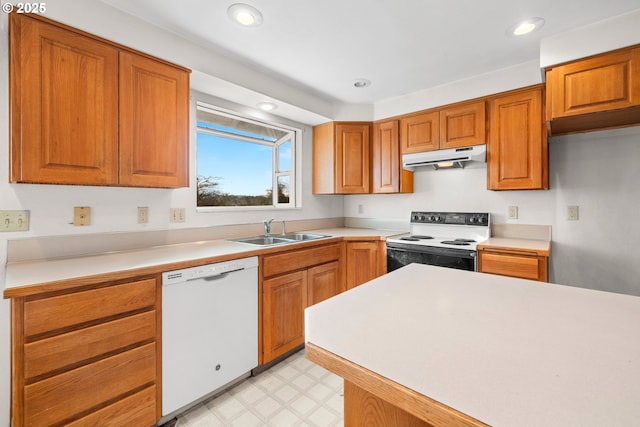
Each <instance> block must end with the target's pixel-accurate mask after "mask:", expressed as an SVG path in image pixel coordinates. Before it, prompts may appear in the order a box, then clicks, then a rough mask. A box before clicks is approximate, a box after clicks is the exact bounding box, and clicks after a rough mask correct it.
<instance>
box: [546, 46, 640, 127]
mask: <svg viewBox="0 0 640 427" xmlns="http://www.w3.org/2000/svg"><path fill="white" fill-rule="evenodd" d="M547 88H548V96H549V103H550V107H551V108H550V115H551V117H550V119H555V118H558V117H566V116H573V115H578V114H585V113H593V112H600V111H607V110H612V109H618V108H625V107H630V106H635V105H640V48H635V49H625V50H621V51H616V52H611V53H607V54H603V55H598V56H594V57H591V58H587V59H583V60H579V61H575V62H572V63H570V64H566V65H560V66H558V67H553V68H552V69H551V70H550V71H549V72H548V73H547Z"/></svg>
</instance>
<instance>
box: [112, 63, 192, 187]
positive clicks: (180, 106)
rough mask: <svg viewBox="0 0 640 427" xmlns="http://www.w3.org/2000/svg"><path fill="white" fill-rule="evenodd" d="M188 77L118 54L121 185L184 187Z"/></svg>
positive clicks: (176, 71) (187, 133)
mask: <svg viewBox="0 0 640 427" xmlns="http://www.w3.org/2000/svg"><path fill="white" fill-rule="evenodd" d="M188 126H189V75H188V73H187V72H186V71H185V70H182V69H179V68H176V67H174V66H171V65H168V64H165V63H162V62H159V61H156V60H152V59H150V58H146V57H144V56H141V55H136V54H133V53H130V52H120V184H121V185H127V186H138V187H186V186H188V185H189V182H188V171H189V165H188V146H189V129H188Z"/></svg>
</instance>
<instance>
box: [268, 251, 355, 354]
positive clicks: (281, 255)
mask: <svg viewBox="0 0 640 427" xmlns="http://www.w3.org/2000/svg"><path fill="white" fill-rule="evenodd" d="M341 253H342V244H341V243H333V244H329V245H322V246H315V247H312V248H306V249H299V250H292V251H286V252H278V253H276V254H273V255H266V256H264V257H263V258H262V277H263V279H262V293H261V298H262V315H261V323H262V351H261V355H260V356H261V358H260V359H261V360H260V361H261V363H267V362H269V361H271V360H273V359H275V358H277V357H278V356H281V355H283V354H285V353H286V352H288V351H290V350H292V349H294V348H296V347H298V346H299V345H301V344H303V343H304V309H305V308H307V307H308V306H309V305H312V304H315V303H318V302H320V301H322V300H324V299H327V298H330V297H332V296H334V295H337V294H339V293H340V292H342V291H343V290H344V281H343V278H342V268H341V262H340V258H341Z"/></svg>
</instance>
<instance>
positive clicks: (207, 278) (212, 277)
mask: <svg viewBox="0 0 640 427" xmlns="http://www.w3.org/2000/svg"><path fill="white" fill-rule="evenodd" d="M242 270H244V268H238V269H237V270H231V271H225V272H224V273H218V274H212V275H210V276H204V277H194V278H193V279H189V280H187V282H190V281H192V280H205V281H207V282H211V281H214V280H220V279H224V278H225V277H227V276H228V275H230V274H231V273H237V272H238V271H242Z"/></svg>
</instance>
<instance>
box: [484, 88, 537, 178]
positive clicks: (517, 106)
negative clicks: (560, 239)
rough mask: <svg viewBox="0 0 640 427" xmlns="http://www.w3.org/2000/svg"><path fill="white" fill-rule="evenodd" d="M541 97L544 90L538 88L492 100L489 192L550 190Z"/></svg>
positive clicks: (490, 104)
mask: <svg viewBox="0 0 640 427" xmlns="http://www.w3.org/2000/svg"><path fill="white" fill-rule="evenodd" d="M542 98H543V96H542V88H541V87H537V88H533V89H528V90H525V91H516V92H513V93H508V94H505V95H503V96H499V97H496V98H492V99H491V100H490V101H489V116H490V132H489V144H488V145H487V174H488V188H489V189H490V190H531V189H545V188H548V187H549V184H548V152H547V150H548V149H547V133H546V132H545V131H544V123H543V117H542Z"/></svg>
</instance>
